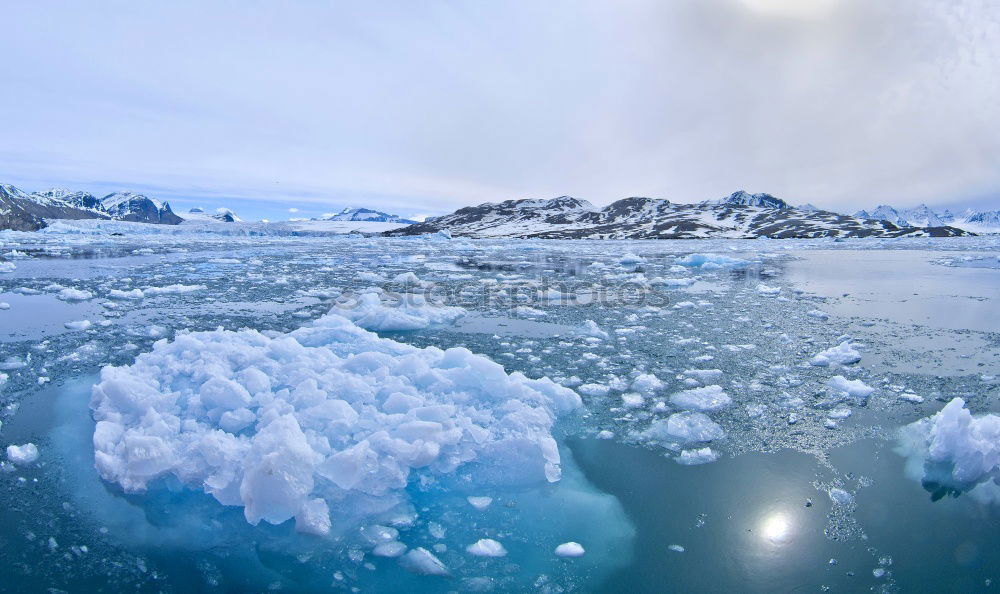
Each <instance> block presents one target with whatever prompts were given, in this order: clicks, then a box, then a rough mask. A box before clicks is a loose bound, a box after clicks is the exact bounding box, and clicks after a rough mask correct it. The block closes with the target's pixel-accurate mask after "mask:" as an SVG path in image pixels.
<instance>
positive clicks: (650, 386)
mask: <svg viewBox="0 0 1000 594" xmlns="http://www.w3.org/2000/svg"><path fill="white" fill-rule="evenodd" d="M632 389H633V390H635V391H636V392H640V393H642V394H647V395H648V394H653V393H654V392H659V391H660V390H662V389H663V382H662V381H660V378H658V377H656V376H655V375H653V374H652V373H642V374H640V375H638V376H636V378H635V379H634V380H632Z"/></svg>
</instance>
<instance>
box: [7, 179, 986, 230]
mask: <svg viewBox="0 0 1000 594" xmlns="http://www.w3.org/2000/svg"><path fill="white" fill-rule="evenodd" d="M46 219H113V220H120V221H132V222H142V223H154V224H166V225H176V224H179V223H181V222H185V221H186V222H208V223H214V222H227V223H241V222H243V221H242V219H240V218H239V217H238V216H236V214H235V213H234V212H233V211H231V210H229V209H226V208H220V209H217V210H216V211H215V212H214V213H209V212H206V211H205V210H203V209H200V208H192V209H191V210H190V211H189V212H187V213H183V214H180V215H178V214H176V213H174V212H173V211H172V210H171V209H170V205H169V204H167V203H161V202H159V201H158V200H155V199H152V198H148V197H146V196H144V195H142V194H137V193H134V192H115V193H112V194H108V195H107V196H104V197H103V198H98V197H96V196H94V195H93V194H89V193H87V192H72V191H70V190H66V189H62V188H53V189H51V190H46V191H44V192H34V193H30V194H29V193H27V192H24V191H22V190H20V189H18V188H16V187H14V186H11V185H0V229H14V230H20V231H32V230H37V229H41V228H42V227H44V226H46V224H47V223H46ZM301 221H303V222H305V223H316V222H323V223H341V222H346V223H353V222H357V223H359V224H369V223H371V224H399V225H406V226H405V227H400V228H396V229H392V228H390V229H389V230H387V231H385V232H384V234H385V235H388V236H405V235H419V234H425V233H437V232H440V231H447V232H449V233H451V234H453V235H455V236H460V237H461V236H465V237H484V238H485V237H496V238H500V237H536V238H561V239H571V238H588V239H691V238H706V237H721V238H754V237H770V238H814V237H903V236H934V237H947V236H954V235H969V234H974V233H998V232H1000V211H972V210H969V211H965V212H963V213H961V214H959V215H955V214H953V213H952V212H951V211H949V210H935V209H932V208H930V207H927V206H925V205H920V206H918V207H915V208H907V209H897V208H893V207H891V206H887V205H880V206H878V207H876V208H874V209H871V210H859V211H857V212H855V213H854V214H853V215H846V214H841V213H836V212H832V211H827V210H822V209H819V208H817V207H815V206H813V205H811V204H804V205H800V206H791V205H789V204H788V203H787V202H785V201H784V200H782V199H780V198H777V197H775V196H772V195H771V194H765V193H760V194H751V193H749V192H745V191H743V190H740V191H737V192H734V193H733V194H731V195H729V196H726V197H723V198H720V199H717V200H706V201H704V202H699V203H696V204H681V203H674V202H670V201H668V200H662V199H654V198H644V197H632V198H625V199H622V200H618V201H617V202H613V203H612V204H609V205H608V206H605V207H603V208H597V207H595V206H594V205H592V204H591V203H589V202H587V201H586V200H580V199H577V198H572V197H569V196H560V197H558V198H552V199H542V200H507V201H504V202H499V203H484V204H480V205H478V206H469V207H465V208H460V209H458V210H457V211H455V212H453V213H451V214H448V215H444V216H440V217H434V218H429V219H427V220H426V221H424V222H416V221H413V220H410V219H405V218H402V217H399V216H397V215H392V214H388V213H385V212H381V211H378V210H372V209H369V208H345V209H344V210H342V211H340V212H338V213H331V214H325V215H322V216H321V217H318V218H314V219H311V221H307V220H306V219H302V220H301ZM383 229H385V227H384V226H383V227H382V229H373V230H372V232H378V231H382V230H383Z"/></svg>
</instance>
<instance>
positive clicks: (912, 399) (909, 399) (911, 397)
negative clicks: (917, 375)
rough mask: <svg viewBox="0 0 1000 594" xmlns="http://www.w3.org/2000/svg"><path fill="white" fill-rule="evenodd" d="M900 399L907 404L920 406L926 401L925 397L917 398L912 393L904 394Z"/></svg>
mask: <svg viewBox="0 0 1000 594" xmlns="http://www.w3.org/2000/svg"><path fill="white" fill-rule="evenodd" d="M899 399H900V400H905V401H907V402H914V403H916V404H920V403H921V402H923V401H924V398H923V396H917V395H916V394H911V393H910V392H904V393H902V394H900V395H899Z"/></svg>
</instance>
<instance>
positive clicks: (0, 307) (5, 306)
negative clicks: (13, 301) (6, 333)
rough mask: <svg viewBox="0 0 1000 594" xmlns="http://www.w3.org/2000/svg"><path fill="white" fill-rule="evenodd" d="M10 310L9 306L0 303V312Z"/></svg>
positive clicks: (5, 303) (2, 302) (4, 302)
mask: <svg viewBox="0 0 1000 594" xmlns="http://www.w3.org/2000/svg"><path fill="white" fill-rule="evenodd" d="M6 309H10V304H9V303H7V302H6V301H0V311H3V310H6Z"/></svg>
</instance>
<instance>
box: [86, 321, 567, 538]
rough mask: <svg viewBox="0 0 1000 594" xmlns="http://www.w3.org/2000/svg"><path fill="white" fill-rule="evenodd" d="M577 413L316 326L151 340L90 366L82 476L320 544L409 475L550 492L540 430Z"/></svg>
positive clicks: (513, 383)
mask: <svg viewBox="0 0 1000 594" xmlns="http://www.w3.org/2000/svg"><path fill="white" fill-rule="evenodd" d="M372 305H373V306H374V303H373V302H372ZM580 405H581V401H580V398H579V396H578V395H577V394H576V393H575V392H573V391H572V390H570V389H568V388H565V387H562V386H560V385H558V384H556V383H554V382H552V381H550V380H549V379H547V378H542V379H529V378H527V377H525V376H524V375H523V374H521V373H511V374H508V373H506V372H505V371H504V369H503V367H501V366H500V365H498V364H497V363H494V362H493V361H491V360H490V359H488V358H486V357H483V356H479V355H475V354H473V353H472V352H470V351H468V350H467V349H464V348H452V349H448V350H441V349H438V348H436V347H427V348H416V347H412V346H409V345H405V344H402V343H399V342H396V341H393V340H389V339H385V338H380V337H378V336H377V335H375V334H373V333H371V332H368V331H366V330H364V329H362V328H359V327H358V326H357V325H355V324H354V323H352V322H351V321H349V320H348V319H346V318H344V317H343V316H341V315H335V314H330V315H326V316H324V317H321V318H320V319H318V320H316V321H315V322H313V323H312V324H310V325H308V326H305V327H303V328H300V329H298V330H296V331H293V332H291V333H288V334H279V333H267V334H265V333H261V332H257V331H255V330H241V331H237V332H234V331H226V330H222V329H219V330H215V331H210V332H191V333H181V334H178V335H177V337H176V338H175V339H174V340H173V341H169V342H168V341H166V340H161V341H159V342H157V343H155V345H154V346H153V349H152V351H151V352H148V353H145V354H142V355H140V356H139V357H138V358H137V359H136V361H135V363H134V364H132V365H131V366H128V367H111V366H109V367H105V368H104V369H103V370H102V371H101V376H100V381H99V383H98V384H96V385H95V386H94V387H93V392H92V398H91V405H90V406H91V410H92V412H93V416H94V419H95V421H96V427H95V429H94V435H93V444H94V450H95V459H96V466H97V470H98V473H99V474H100V476H101V477H102V478H103V479H104V480H106V481H109V482H112V483H116V484H117V485H119V486H120V487H121V488H122V489H123V490H124V491H126V492H128V493H137V492H143V491H145V490H146V489H147V488H150V486H151V484H152V483H154V482H155V481H157V480H158V479H161V478H162V479H170V477H173V478H174V479H176V480H178V481H180V482H181V483H183V484H184V485H186V486H187V487H189V488H191V489H195V490H203V491H204V492H206V493H208V494H210V495H212V496H213V497H214V498H215V499H217V500H218V501H219V502H220V503H222V504H224V505H232V506H242V507H243V511H244V515H245V517H246V520H247V521H248V522H250V523H251V524H256V523H258V522H259V521H260V520H264V521H266V522H270V523H273V524H278V523H282V522H285V521H286V520H289V519H291V518H294V519H295V526H296V529H297V530H299V531H303V532H309V533H316V534H326V533H328V532H330V530H331V527H332V526H335V527H337V528H338V530H339V528H345V527H348V526H351V525H354V524H355V523H358V522H360V521H362V520H363V519H365V518H366V517H368V516H370V515H375V514H377V513H384V512H387V511H390V510H393V509H399V508H400V506H402V507H407V506H409V505H410V503H409V499H408V495H407V492H406V487H407V485H408V483H409V482H410V481H411V479H414V478H415V477H416V476H417V475H419V476H421V477H422V479H423V478H431V479H433V477H434V476H439V475H449V474H453V473H455V471H456V469H458V468H459V467H463V465H471V466H469V468H472V472H471V473H470V474H471V475H472V476H473V477H474V478H473V481H472V484H470V485H468V486H469V489H470V490H472V491H475V490H476V489H477V488H482V487H484V486H489V485H518V484H530V483H535V482H538V483H543V484H544V482H545V481H549V482H555V481H558V480H559V478H560V472H561V469H560V457H559V451H558V449H557V446H556V442H555V440H554V439H553V436H552V426H553V423H554V421H555V418H556V417H557V416H558V415H560V414H564V413H568V412H570V411H572V410H573V409H575V408H577V407H579V406H580ZM331 512H332V516H333V517H331Z"/></svg>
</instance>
